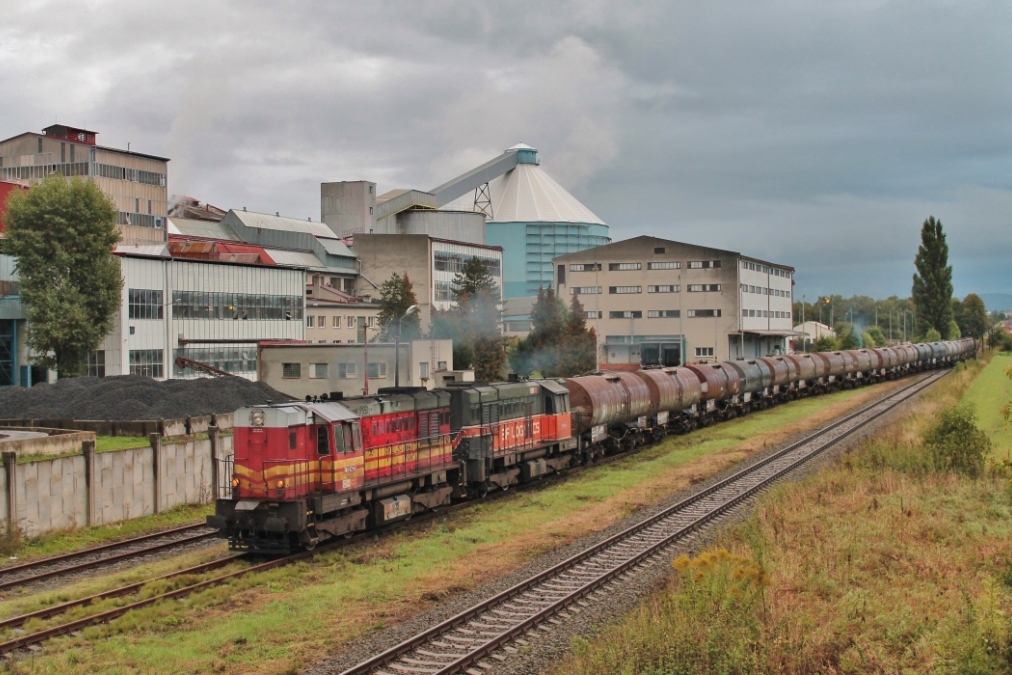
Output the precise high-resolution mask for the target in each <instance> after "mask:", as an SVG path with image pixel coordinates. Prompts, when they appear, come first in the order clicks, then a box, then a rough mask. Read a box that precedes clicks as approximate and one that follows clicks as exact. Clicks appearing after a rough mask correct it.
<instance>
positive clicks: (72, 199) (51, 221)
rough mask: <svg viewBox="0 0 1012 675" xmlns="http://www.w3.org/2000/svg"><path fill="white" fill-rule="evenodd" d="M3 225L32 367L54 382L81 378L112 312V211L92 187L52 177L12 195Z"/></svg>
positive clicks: (118, 286)
mask: <svg viewBox="0 0 1012 675" xmlns="http://www.w3.org/2000/svg"><path fill="white" fill-rule="evenodd" d="M5 220H6V222H7V244H6V247H5V249H6V251H7V252H8V253H9V254H10V255H13V256H14V257H15V258H16V259H17V260H16V269H17V272H18V275H19V276H20V281H21V291H20V294H21V299H22V301H23V302H24V303H25V305H26V318H27V319H28V340H27V342H28V346H29V347H31V349H32V351H33V352H34V356H33V360H34V361H35V363H37V364H39V365H40V366H42V367H44V368H55V369H56V370H57V372H58V373H59V375H60V377H74V376H77V375H81V374H83V373H84V372H85V368H86V363H87V357H88V354H89V353H90V352H93V351H94V350H95V349H97V348H98V345H99V344H100V343H101V342H102V340H103V339H104V338H105V336H106V335H108V334H109V331H111V330H112V320H113V315H114V314H115V313H116V310H118V309H119V307H120V297H121V294H122V291H123V279H122V276H121V275H120V265H119V260H118V259H117V258H116V256H115V255H114V254H113V247H115V245H116V243H117V242H118V241H119V240H120V237H119V231H118V230H117V229H116V206H115V205H114V204H113V203H112V202H111V201H110V200H109V198H108V197H106V196H105V195H104V194H103V193H102V191H101V190H100V189H99V188H98V186H97V185H95V183H93V182H90V181H82V180H80V179H78V178H75V179H73V180H72V181H70V182H69V183H68V182H67V181H66V180H65V179H64V178H61V177H58V176H53V177H51V178H46V179H45V180H43V181H42V182H41V183H39V184H37V185H35V186H33V187H32V188H31V189H30V190H27V191H19V192H15V193H14V194H12V195H11V197H10V198H9V199H8V201H7V216H6V218H5Z"/></svg>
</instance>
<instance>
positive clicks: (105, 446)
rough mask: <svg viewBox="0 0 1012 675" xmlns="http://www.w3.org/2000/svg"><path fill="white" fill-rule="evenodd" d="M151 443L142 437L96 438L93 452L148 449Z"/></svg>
mask: <svg viewBox="0 0 1012 675" xmlns="http://www.w3.org/2000/svg"><path fill="white" fill-rule="evenodd" d="M148 447H151V443H150V442H149V441H148V439H147V438H145V437H143V436H96V437H95V452H113V451H115V450H130V449H132V448H148Z"/></svg>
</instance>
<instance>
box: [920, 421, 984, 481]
mask: <svg viewBox="0 0 1012 675" xmlns="http://www.w3.org/2000/svg"><path fill="white" fill-rule="evenodd" d="M924 444H925V445H926V446H927V447H928V449H929V450H930V451H931V459H932V461H933V463H934V466H935V468H936V469H938V470H939V471H955V472H957V473H963V474H966V475H968V476H973V477H976V476H978V475H980V474H981V473H982V472H983V470H984V462H985V460H986V459H987V457H988V455H990V454H991V439H990V438H988V435H987V434H986V433H984V432H983V431H981V430H980V429H978V428H977V424H976V414H975V413H974V410H973V406H971V405H968V404H963V405H958V406H954V407H952V408H948V409H946V410H943V411H942V412H941V414H940V415H939V417H938V420H937V421H936V422H935V423H934V424H932V425H931V426H930V427H929V428H928V430H927V431H926V432H925V434H924Z"/></svg>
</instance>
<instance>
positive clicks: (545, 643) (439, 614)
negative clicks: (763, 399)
mask: <svg viewBox="0 0 1012 675" xmlns="http://www.w3.org/2000/svg"><path fill="white" fill-rule="evenodd" d="M891 395H892V394H891V393H886V394H883V395H882V396H878V397H875V398H874V399H872V400H870V401H868V402H867V403H865V405H871V404H872V403H875V402H878V401H880V400H882V399H884V398H887V397H888V396H891ZM916 399H917V397H914V398H913V399H911V400H912V401H913V400H916ZM909 404H910V401H907V402H905V403H903V404H902V405H900V406H899V407H898V408H896V409H894V410H892V411H890V412H889V413H887V414H886V415H884V416H883V417H881V418H879V419H878V420H876V421H874V422H872V423H871V424H869V425H868V426H867V427H865V428H864V429H862V430H861V431H858V432H855V433H854V434H852V435H850V436H848V437H847V438H845V439H843V440H841V441H840V442H838V443H837V445H835V446H834V447H833V448H831V449H830V450H828V451H826V452H824V453H823V454H822V455H820V456H819V457H817V458H814V459H812V460H811V461H809V462H807V463H806V464H804V465H803V466H801V467H800V468H799V469H798V470H796V471H795V472H793V473H792V474H791V476H790V478H789V479H788V480H791V481H799V480H802V479H803V478H806V477H808V476H811V475H813V474H815V473H816V472H818V471H819V469H821V468H822V467H824V466H826V464H828V463H829V462H832V461H835V460H836V459H837V458H839V457H840V456H841V455H842V454H843V453H845V452H847V451H849V450H850V449H851V448H853V447H854V446H855V445H856V444H857V443H859V442H860V441H861V440H863V439H864V438H867V437H868V436H869V435H871V434H873V433H875V431H876V430H878V429H880V428H882V427H883V426H884V425H886V424H888V423H889V422H890V421H891V420H894V419H896V416H897V415H898V414H900V413H901V411H903V410H905V409H906V408H907V407H908V406H909ZM851 412H853V411H851ZM847 414H850V413H844V415H842V416H846V415H847ZM837 419H838V418H837ZM827 424H828V423H827ZM810 433H811V432H806V433H803V434H799V435H798V436H796V437H794V438H792V439H789V440H787V441H785V442H784V443H781V444H779V445H777V446H775V447H770V448H768V449H766V450H763V451H761V452H758V453H756V454H754V455H752V456H751V457H750V458H748V459H746V460H743V461H741V462H739V463H737V464H734V465H732V466H730V467H728V468H727V469H726V470H724V471H722V472H721V473H719V474H716V475H714V476H711V477H709V478H707V479H705V480H702V481H700V482H698V483H696V484H694V485H693V486H691V487H689V488H687V489H685V490H682V491H681V492H679V493H677V494H673V495H671V496H669V497H668V498H667V499H665V500H664V501H662V502H658V503H656V504H653V505H651V506H648V507H644V508H643V509H641V510H640V511H638V512H637V513H635V514H633V515H632V516H629V517H628V518H626V519H625V520H623V521H621V522H619V523H616V524H614V525H612V526H611V527H609V528H607V529H605V530H602V531H601V532H598V533H596V534H593V535H589V536H587V537H584V538H582V539H580V540H579V541H577V542H575V543H573V544H570V545H568V546H566V547H564V548H560V549H557V550H555V551H552V552H550V553H546V554H545V555H543V556H541V557H540V558H538V559H537V560H535V561H533V562H531V563H529V564H528V565H525V566H524V567H522V568H520V569H519V570H517V571H516V572H514V573H512V574H510V575H508V576H505V577H501V578H499V579H495V580H491V581H490V582H489V583H487V584H485V585H483V586H481V587H479V588H476V589H474V590H473V591H468V592H465V593H461V594H459V595H455V596H453V597H451V598H449V599H447V600H446V601H445V602H443V603H441V604H440V605H439V606H438V607H433V608H431V609H429V610H427V611H425V612H423V613H422V614H420V615H419V616H416V617H413V618H411V619H408V620H406V621H404V622H402V623H400V624H397V625H395V626H392V627H390V628H387V629H384V630H380V631H376V632H374V633H369V634H366V635H362V636H361V637H359V638H356V639H355V640H354V641H353V642H352V643H351V644H350V645H349V646H348V648H347V649H346V650H345V651H343V652H341V653H338V654H335V655H334V656H333V657H331V658H329V659H327V660H325V661H323V662H322V663H319V664H317V665H316V666H314V667H312V668H309V669H308V670H306V671H304V672H305V673H306V675H331V674H335V673H341V672H342V671H344V670H347V669H348V668H350V667H352V666H354V665H357V664H358V663H361V662H362V661H365V660H366V659H368V658H370V657H372V656H374V655H376V654H379V653H381V652H383V651H386V650H387V649H389V648H391V647H393V646H395V645H397V644H399V643H400V642H403V641H404V640H407V639H409V638H412V637H414V636H415V635H417V634H418V633H420V632H422V631H424V630H426V629H427V628H430V627H432V626H434V625H436V624H437V623H440V622H442V621H445V620H447V619H449V618H451V617H453V616H455V615H457V614H459V613H461V612H463V611H465V610H467V609H469V608H471V607H472V606H474V605H476V604H478V603H479V602H482V601H483V600H487V599H488V598H491V597H493V596H495V595H497V594H499V593H501V592H503V591H505V590H507V589H508V588H510V587H512V586H515V585H516V584H518V583H520V582H522V581H525V580H526V579H528V578H530V577H532V576H534V575H535V574H538V573H539V572H542V571H544V570H546V569H548V568H550V567H553V566H555V565H557V564H559V563H561V562H563V561H564V560H566V559H568V558H571V557H572V556H574V555H576V554H577V553H580V552H581V551H583V550H585V549H587V548H589V547H591V546H593V545H594V544H596V543H598V542H601V541H603V540H605V539H607V538H609V537H612V536H614V535H616V534H618V533H619V532H622V531H623V530H626V529H628V528H630V527H632V526H633V525H635V524H637V523H640V522H642V521H644V520H646V519H647V518H649V517H650V516H652V515H654V514H656V513H658V512H660V511H662V510H664V509H666V508H668V507H669V506H672V505H673V504H675V503H677V502H679V501H681V500H683V499H686V498H688V497H691V496H692V495H695V494H697V493H699V492H700V491H702V490H705V489H706V488H707V487H709V486H710V485H713V484H714V483H716V482H719V481H721V480H723V479H724V478H726V477H728V476H729V475H731V474H733V473H737V472H738V471H741V470H742V469H744V468H747V467H750V466H752V465H754V464H755V463H757V462H760V461H762V460H763V459H765V458H766V457H768V456H770V455H772V454H774V453H776V452H777V451H779V450H781V449H783V448H785V447H787V446H788V445H791V444H792V443H795V442H797V441H798V440H800V439H801V438H803V437H805V436H807V435H809V434H810ZM753 504H754V500H752V499H750V500H747V501H745V502H742V504H740V505H739V506H738V507H736V508H735V509H733V510H731V511H730V512H729V513H727V514H726V515H725V516H723V517H721V518H719V519H718V520H716V521H715V522H714V523H713V524H711V525H708V526H705V527H703V528H701V529H700V530H699V531H698V532H697V533H696V534H694V535H692V536H690V537H688V538H686V539H684V540H682V541H681V542H679V543H677V544H674V545H672V546H671V547H670V548H668V549H667V550H666V551H665V552H664V553H663V554H660V555H658V556H657V557H656V558H655V561H656V562H653V563H652V564H650V565H640V566H639V567H637V568H636V569H634V570H632V571H631V572H630V573H629V574H627V575H625V576H624V577H622V578H621V579H620V580H618V581H613V582H611V583H609V584H608V585H606V586H605V587H603V588H602V589H600V590H599V591H598V592H596V593H594V594H591V596H589V597H588V598H587V599H586V600H587V601H586V604H585V606H580V605H576V606H575V610H576V611H569V610H567V611H566V613H565V614H559V615H557V616H556V619H557V622H551V623H546V624H543V625H544V626H545V629H544V630H543V629H540V628H537V629H534V630H532V631H529V632H528V633H527V634H526V635H525V636H524V637H523V638H521V639H522V640H523V641H524V642H525V643H526V644H516V643H514V644H513V645H512V649H513V650H514V651H504V650H500V651H499V652H498V653H497V654H496V657H497V658H494V657H486V658H485V659H483V663H484V664H487V667H484V668H478V667H474V666H472V669H473V670H474V672H476V673H481V675H532V674H535V673H541V672H545V671H546V670H548V669H550V668H551V666H552V664H554V663H557V662H559V661H560V660H561V659H563V658H565V656H566V655H567V654H568V653H569V651H570V649H571V648H572V645H573V641H574V639H576V638H584V639H586V638H593V636H594V635H596V634H597V633H599V632H600V631H601V630H602V629H603V628H604V627H606V626H607V625H608V624H609V623H611V622H614V621H616V620H617V619H619V618H621V617H622V616H623V615H624V614H626V613H628V612H629V611H631V610H633V609H634V608H635V607H636V606H637V605H638V603H639V602H640V601H641V600H642V599H643V598H644V597H645V596H646V594H648V593H651V592H653V591H655V590H657V589H658V588H660V587H661V585H662V584H663V583H664V581H665V580H666V579H667V578H668V576H669V573H670V570H671V566H670V562H671V561H672V560H674V558H676V557H677V556H679V555H681V554H682V553H687V554H689V555H695V554H697V553H698V552H699V551H700V550H702V549H703V548H705V547H706V546H707V545H709V544H710V543H712V542H713V540H714V539H715V538H716V536H717V535H718V534H719V533H720V532H721V531H723V530H724V529H725V528H727V527H728V526H730V525H733V524H735V523H738V522H741V521H742V520H743V519H744V518H746V517H747V516H748V515H749V514H750V513H751V512H752V507H753ZM503 657H505V658H503ZM500 659H501V660H500Z"/></svg>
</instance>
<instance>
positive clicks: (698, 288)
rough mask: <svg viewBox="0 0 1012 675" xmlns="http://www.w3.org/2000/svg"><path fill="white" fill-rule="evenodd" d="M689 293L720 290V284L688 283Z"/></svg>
mask: <svg viewBox="0 0 1012 675" xmlns="http://www.w3.org/2000/svg"><path fill="white" fill-rule="evenodd" d="M688 288H689V293H713V292H716V291H719V290H720V284H689V287H688Z"/></svg>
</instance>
